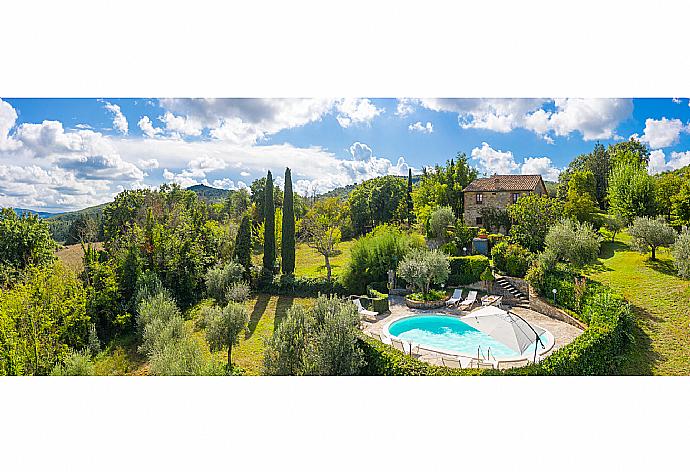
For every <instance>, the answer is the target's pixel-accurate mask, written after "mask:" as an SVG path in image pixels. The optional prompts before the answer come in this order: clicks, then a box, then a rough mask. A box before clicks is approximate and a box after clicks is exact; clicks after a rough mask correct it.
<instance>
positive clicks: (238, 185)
mask: <svg viewBox="0 0 690 472" xmlns="http://www.w3.org/2000/svg"><path fill="white" fill-rule="evenodd" d="M202 183H204V185H208V186H210V187H216V188H223V189H226V190H241V189H243V188H249V186H248V185H247V184H246V183H244V182H242V181H241V180H238V181H237V182H235V181H233V180H231V179H228V178H225V179H216V180H214V181H213V183H211V184H209V183H208V181H207V180H204V181H203V182H202Z"/></svg>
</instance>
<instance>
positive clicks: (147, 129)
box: [137, 115, 163, 138]
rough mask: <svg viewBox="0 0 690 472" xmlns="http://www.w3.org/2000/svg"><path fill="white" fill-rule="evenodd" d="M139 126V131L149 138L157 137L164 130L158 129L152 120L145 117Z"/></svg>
mask: <svg viewBox="0 0 690 472" xmlns="http://www.w3.org/2000/svg"><path fill="white" fill-rule="evenodd" d="M137 124H138V125H139V129H140V130H141V131H142V133H144V136H146V137H147V138H155V137H156V135H158V134H161V133H162V132H163V130H161V129H160V128H156V127H155V126H153V122H152V121H151V118H149V117H148V116H146V115H144V116H142V117H141V119H140V120H139V122H138V123H137Z"/></svg>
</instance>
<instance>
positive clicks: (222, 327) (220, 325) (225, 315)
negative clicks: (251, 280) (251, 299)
mask: <svg viewBox="0 0 690 472" xmlns="http://www.w3.org/2000/svg"><path fill="white" fill-rule="evenodd" d="M247 323H249V313H247V309H246V308H245V307H244V305H241V304H239V303H235V302H230V303H228V304H227V305H226V307H225V308H223V310H222V312H220V313H218V314H216V315H215V316H213V317H211V319H209V320H208V321H207V328H206V341H207V342H208V345H209V347H210V348H211V351H212V352H214V351H220V350H221V349H227V350H228V368H230V366H232V347H233V346H236V345H237V344H239V342H240V334H241V333H242V332H243V331H244V330H245V329H246V328H247Z"/></svg>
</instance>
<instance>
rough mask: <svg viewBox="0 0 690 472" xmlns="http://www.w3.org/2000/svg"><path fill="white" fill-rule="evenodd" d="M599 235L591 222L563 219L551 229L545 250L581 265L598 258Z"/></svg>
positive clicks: (578, 265) (556, 256) (561, 258)
mask: <svg viewBox="0 0 690 472" xmlns="http://www.w3.org/2000/svg"><path fill="white" fill-rule="evenodd" d="M599 245H600V243H599V236H598V235H597V234H596V232H595V231H594V228H593V227H592V225H591V224H590V223H587V222H585V223H580V222H577V221H573V220H569V219H563V220H562V221H561V222H559V223H557V224H555V225H553V227H551V229H549V232H548V234H547V235H546V240H545V246H546V248H545V252H546V253H548V254H552V255H553V256H554V257H555V258H556V259H557V260H563V261H566V262H570V263H571V264H573V265H574V266H577V267H581V266H584V265H586V264H590V263H592V262H595V261H596V260H597V257H598V255H599Z"/></svg>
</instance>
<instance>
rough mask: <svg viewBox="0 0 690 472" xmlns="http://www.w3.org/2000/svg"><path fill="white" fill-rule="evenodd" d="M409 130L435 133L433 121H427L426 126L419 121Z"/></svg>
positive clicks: (409, 127)
mask: <svg viewBox="0 0 690 472" xmlns="http://www.w3.org/2000/svg"><path fill="white" fill-rule="evenodd" d="M407 129H408V130H410V131H416V132H419V133H426V134H431V133H433V132H434V125H433V124H431V121H427V122H426V125H423V124H422V122H421V121H418V122H416V123H413V124H411V125H410V126H408V127H407Z"/></svg>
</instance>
